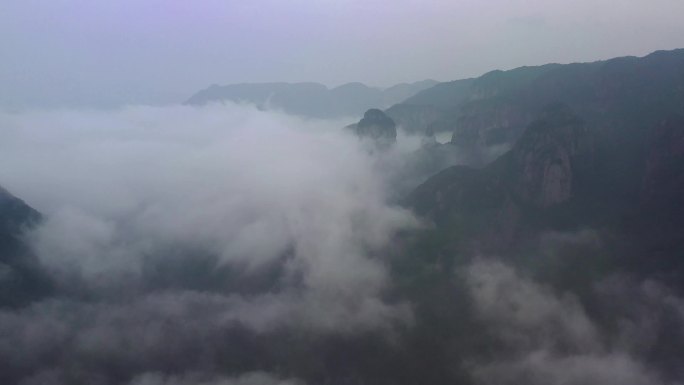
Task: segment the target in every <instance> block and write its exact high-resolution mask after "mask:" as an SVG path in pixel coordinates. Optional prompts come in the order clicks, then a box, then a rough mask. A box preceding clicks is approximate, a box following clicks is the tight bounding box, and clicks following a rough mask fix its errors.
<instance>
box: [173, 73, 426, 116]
mask: <svg viewBox="0 0 684 385" xmlns="http://www.w3.org/2000/svg"><path fill="white" fill-rule="evenodd" d="M435 84H437V82H436V81H434V80H424V81H420V82H415V83H402V84H398V85H395V86H392V87H389V88H386V89H381V88H374V87H368V86H366V85H364V84H362V83H347V84H344V85H341V86H339V87H335V88H332V89H329V88H327V87H326V86H324V85H322V84H318V83H244V84H231V85H226V86H218V85H212V86H211V87H209V88H206V89H204V90H201V91H199V92H197V93H196V94H195V95H193V96H191V97H190V98H189V99H188V100H187V101H186V102H185V103H186V104H189V105H203V104H207V103H211V102H219V101H232V102H236V103H250V104H256V105H257V106H258V107H259V108H264V109H276V110H282V111H284V112H286V113H290V114H295V115H301V116H307V117H314V118H336V117H347V116H354V115H360V114H362V113H363V112H364V111H366V110H367V109H369V108H373V107H380V108H385V107H387V106H390V105H392V104H395V103H398V102H400V101H402V100H404V99H406V98H408V97H410V96H412V95H414V94H416V93H417V92H420V91H422V90H424V89H427V88H429V87H432V86H433V85H435Z"/></svg>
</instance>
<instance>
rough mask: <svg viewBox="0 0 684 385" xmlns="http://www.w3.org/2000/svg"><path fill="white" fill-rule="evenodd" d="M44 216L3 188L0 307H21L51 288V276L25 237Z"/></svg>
mask: <svg viewBox="0 0 684 385" xmlns="http://www.w3.org/2000/svg"><path fill="white" fill-rule="evenodd" d="M40 218H41V216H40V213H38V212H37V211H36V210H34V209H33V208H32V207H30V206H29V205H27V204H26V203H25V202H24V201H22V200H21V199H19V198H17V197H15V196H14V195H12V194H10V193H9V192H8V191H7V190H5V189H4V188H2V187H0V308H2V307H7V306H11V307H13V306H21V305H23V304H26V303H28V302H30V301H32V300H34V299H37V298H40V297H42V296H44V295H45V294H46V293H48V292H49V291H50V288H51V284H50V279H49V278H48V275H47V274H46V273H45V272H44V271H43V269H42V267H41V266H40V263H39V261H38V260H37V258H35V256H33V255H32V254H31V251H30V250H29V248H28V246H27V245H26V243H25V242H24V240H23V234H24V231H25V230H26V229H28V228H30V227H31V226H34V225H35V224H37V223H38V221H39V220H40Z"/></svg>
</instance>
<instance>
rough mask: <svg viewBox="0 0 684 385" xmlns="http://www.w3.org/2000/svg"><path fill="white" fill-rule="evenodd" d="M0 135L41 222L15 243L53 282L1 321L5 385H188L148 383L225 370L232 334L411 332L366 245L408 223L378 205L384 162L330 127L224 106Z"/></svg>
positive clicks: (51, 118)
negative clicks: (52, 289)
mask: <svg viewBox="0 0 684 385" xmlns="http://www.w3.org/2000/svg"><path fill="white" fill-rule="evenodd" d="M0 125H1V126H2V127H3V130H2V132H0V153H1V155H0V164H1V165H2V166H1V167H0V180H2V183H3V184H4V185H5V186H6V187H8V188H9V189H10V190H12V191H13V192H14V193H15V194H16V195H18V196H20V197H22V198H23V199H25V200H26V201H27V202H29V203H30V204H31V205H33V206H34V207H36V208H37V209H38V210H40V211H41V212H42V213H43V214H44V215H45V218H44V221H43V222H42V224H41V225H40V226H38V227H37V228H36V229H34V230H32V231H31V232H29V233H28V234H27V235H26V237H27V240H28V241H29V242H30V245H31V247H32V249H33V251H34V252H35V254H36V255H37V256H38V258H39V260H40V261H41V263H42V264H43V265H44V266H45V268H46V269H47V270H48V271H49V272H50V273H51V276H52V277H53V278H54V280H55V286H56V288H57V289H56V294H55V295H54V296H52V297H51V298H47V299H45V300H43V301H39V302H36V303H34V304H32V305H30V306H28V307H25V308H23V309H20V310H16V311H9V310H6V311H0V333H1V334H2V341H3V342H2V344H1V346H0V361H2V362H4V363H5V364H4V365H5V366H6V367H5V370H6V372H7V373H10V378H12V379H16V378H28V377H26V376H28V375H29V374H30V375H35V376H38V377H35V378H37V379H36V380H35V381H38V383H46V382H40V381H42V380H40V378H50V379H51V380H50V381H52V382H50V381H47V383H50V384H51V383H55V384H61V383H69V382H70V381H71V380H70V378H71V377H69V376H70V375H73V373H75V372H76V373H81V375H79V376H80V377H78V378H79V379H80V380H83V379H84V378H88V379H90V380H93V381H95V380H94V379H95V378H98V376H104V377H103V378H107V379H110V380H111V379H112V378H120V379H131V378H132V377H131V376H132V375H140V376H142V377H136V378H135V379H133V380H132V381H133V382H132V383H133V384H185V383H189V382H188V381H189V380H187V377H173V378H167V377H164V376H161V377H160V376H157V375H154V374H149V375H143V373H144V372H147V371H150V370H152V371H154V370H157V371H159V372H166V371H167V370H168V369H169V368H173V367H181V368H186V369H187V370H189V371H196V372H200V373H209V374H211V373H214V372H215V371H217V370H219V369H217V368H231V367H232V366H231V365H230V359H227V361H228V362H227V363H223V364H219V363H218V362H217V361H216V360H217V359H218V358H217V357H232V356H234V355H238V354H239V350H240V348H241V347H240V346H239V345H238V346H236V345H234V344H232V343H231V342H230V341H232V339H231V338H228V337H227V336H228V335H230V333H236V334H237V335H242V334H244V333H245V332H246V331H247V332H249V333H247V334H248V335H253V336H254V337H253V338H257V339H258V338H261V337H258V336H259V335H268V334H269V333H274V332H276V331H283V330H291V331H293V332H297V333H313V334H355V333H360V332H376V331H379V332H381V333H391V332H392V330H393V329H394V328H395V326H397V325H406V324H408V323H410V322H411V319H412V315H411V309H410V307H409V306H408V305H407V304H404V303H398V302H396V301H395V302H391V301H388V300H386V299H385V298H384V297H385V295H384V293H385V291H386V289H387V288H388V286H389V282H388V272H387V269H386V266H385V265H386V261H385V260H383V259H382V258H381V257H380V255H379V253H378V251H379V250H381V249H382V248H385V247H386V246H388V245H389V244H390V242H391V241H392V237H393V235H394V234H395V233H396V231H398V230H401V229H407V228H411V227H414V226H416V225H417V224H418V222H417V220H416V219H415V218H414V217H413V216H412V215H411V214H410V213H409V212H408V211H406V210H404V209H401V208H399V207H396V206H393V205H391V204H389V203H388V189H387V185H386V177H385V174H387V173H388V169H387V168H388V167H390V165H389V164H388V162H386V161H385V162H381V161H379V159H378V158H377V154H376V155H374V154H372V153H371V152H369V151H367V149H366V148H365V147H364V145H363V143H360V142H359V141H358V140H357V139H356V138H355V137H352V136H350V135H349V134H348V133H345V131H344V130H342V129H341V128H340V127H341V126H342V124H341V123H340V122H322V121H304V120H299V119H294V118H291V117H288V116H285V115H280V114H277V113H270V112H269V113H267V112H263V111H258V110H256V109H254V108H252V107H248V106H235V105H226V106H209V107H206V108H191V107H173V108H142V107H131V108H126V109H123V110H118V111H109V112H103V111H93V112H84V111H44V112H32V113H19V114H2V115H0ZM389 163H391V162H389ZM222 336H223V337H222ZM238 340H239V338H238ZM231 370H232V369H231ZM179 375H181V374H179ZM12 376H14V377H12ZM41 376H44V377H41ZM117 376H118V377H117ZM205 377H206V376H205ZM205 377H202V378H204V379H202V380H201V381H200V383H207V384H215V383H216V384H223V383H226V384H251V383H254V381H256V380H254V379H250V380H244V379H241V380H233V379H229V380H225V381H224V380H222V379H221V378H218V379H214V378H212V377H211V376H209V377H206V378H205ZM90 380H89V381H90ZM103 381H104V380H103ZM202 381H204V382H202ZM250 381H251V382H250ZM257 382H260V383H264V382H263V381H260V380H259V381H257ZM267 382H272V383H274V384H275V383H279V382H278V381H276V380H273V381H270V380H269V381H267ZM27 383H31V382H30V381H29V382H27ZM92 383H97V381H95V382H92ZM103 383H108V382H103ZM193 383H194V382H193ZM282 383H284V384H289V382H282Z"/></svg>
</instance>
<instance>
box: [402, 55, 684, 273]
mask: <svg viewBox="0 0 684 385" xmlns="http://www.w3.org/2000/svg"><path fill="white" fill-rule="evenodd" d="M475 84H479V86H477V87H475V88H472V90H474V89H478V90H479V92H478V93H477V94H478V95H480V96H482V97H483V98H484V99H479V100H475V99H477V98H475V99H473V96H472V95H474V93H472V94H471V96H470V97H469V98H470V99H469V100H470V101H469V102H466V103H463V104H461V105H460V106H457V107H455V108H457V109H458V110H459V111H460V113H461V115H460V118H459V119H460V120H459V124H460V125H458V126H457V127H456V128H455V133H454V140H453V141H459V139H458V138H459V137H460V136H463V135H465V133H466V132H467V131H468V130H472V132H471V133H472V134H473V135H471V138H470V139H468V140H466V139H462V140H461V141H460V142H459V144H460V145H461V146H466V145H470V146H474V147H478V146H479V145H480V144H481V143H482V142H481V141H482V140H484V142H486V139H483V138H487V137H490V138H492V136H488V135H490V134H491V133H492V132H494V131H496V132H498V137H499V138H505V140H506V141H510V142H512V143H513V147H512V148H511V150H510V151H508V152H506V153H505V154H504V155H503V156H501V157H499V158H498V159H496V160H495V161H493V162H491V163H489V164H487V165H485V166H484V167H468V166H455V167H451V168H449V169H446V170H444V171H442V172H440V173H438V174H437V175H435V176H433V177H431V178H430V179H429V180H427V181H426V182H425V183H424V184H422V185H421V186H419V187H418V188H417V189H416V190H415V191H414V192H413V193H412V194H411V196H410V197H409V198H408V200H407V202H408V205H409V206H410V207H412V208H413V209H414V210H416V212H418V213H420V214H421V215H423V216H425V217H426V218H429V219H430V220H431V221H433V223H434V224H435V226H436V227H435V230H434V231H436V232H439V233H441V234H442V238H443V239H444V241H443V242H442V243H441V245H440V246H439V247H438V248H441V250H442V252H450V253H471V254H473V253H475V254H477V253H485V254H487V253H495V254H499V255H518V256H520V255H522V254H525V253H529V252H530V249H529V247H531V246H530V245H532V244H533V243H534V242H535V241H536V240H537V239H538V238H539V237H540V236H541V234H543V233H544V232H548V231H578V230H581V229H600V232H602V233H603V234H611V237H612V238H611V239H613V241H611V242H613V243H614V246H615V247H616V250H618V249H619V250H620V253H622V254H621V257H622V263H621V267H622V268H627V266H628V265H630V264H632V265H631V267H630V269H631V270H632V271H638V272H642V273H643V272H644V271H650V272H653V271H658V272H661V273H663V272H665V271H667V272H668V273H669V274H671V275H677V276H681V277H684V260H682V259H681V252H680V250H682V249H683V248H684V243H682V241H681V239H680V237H679V236H678V234H681V233H682V231H684V219H682V218H684V215H682V214H684V212H682V209H681V207H683V206H684V201H683V199H684V195H682V194H681V193H682V191H684V160H683V159H684V158H683V157H684V142H683V139H682V138H683V135H684V118H683V116H684V50H675V51H669V52H664V51H660V52H655V53H653V54H651V55H648V56H646V57H643V58H631V57H630V58H619V59H613V60H608V61H605V62H596V63H589V64H571V65H566V66H561V65H549V66H543V67H537V68H525V69H519V70H514V71H509V72H496V73H493V74H492V73H490V74H488V75H485V76H484V77H483V78H480V79H477V80H476V82H475ZM485 85H489V88H488V87H486V86H485ZM418 96H420V95H416V97H418ZM474 105H478V107H474ZM487 113H489V114H490V115H488V117H486V118H485V116H486V114H487ZM497 113H498V114H497ZM467 114H473V115H467ZM476 117H477V118H476ZM485 120H487V122H485ZM476 122H477V123H476ZM485 123H486V124H485ZM495 123H496V124H495ZM502 140H504V139H502ZM618 240H619V241H618ZM625 245H629V246H625ZM433 246H435V245H433ZM608 254H610V253H608ZM645 255H651V256H652V255H659V256H660V257H659V258H657V259H655V258H644V256H645ZM613 256H614V257H617V252H616V254H615V255H613ZM668 269H669V270H668ZM683 286H684V285H683Z"/></svg>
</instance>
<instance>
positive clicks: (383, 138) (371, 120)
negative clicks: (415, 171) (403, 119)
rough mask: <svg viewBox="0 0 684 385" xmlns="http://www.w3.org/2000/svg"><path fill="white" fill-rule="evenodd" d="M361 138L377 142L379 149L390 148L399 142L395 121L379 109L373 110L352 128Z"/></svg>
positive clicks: (367, 112)
mask: <svg viewBox="0 0 684 385" xmlns="http://www.w3.org/2000/svg"><path fill="white" fill-rule="evenodd" d="M350 128H352V129H354V132H355V133H356V135H358V136H359V137H360V138H367V139H371V140H373V141H375V143H376V144H377V145H378V146H379V147H388V146H391V145H392V144H394V143H395V142H396V141H397V126H396V124H395V123H394V120H392V118H390V117H389V116H387V115H386V114H385V113H384V112H382V111H381V110H379V109H377V108H372V109H370V110H368V111H366V113H365V114H364V115H363V118H362V119H361V120H360V121H359V122H358V123H357V124H355V125H352V126H350Z"/></svg>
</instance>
